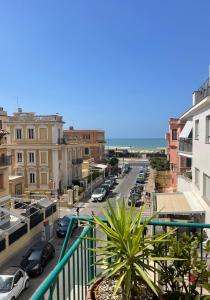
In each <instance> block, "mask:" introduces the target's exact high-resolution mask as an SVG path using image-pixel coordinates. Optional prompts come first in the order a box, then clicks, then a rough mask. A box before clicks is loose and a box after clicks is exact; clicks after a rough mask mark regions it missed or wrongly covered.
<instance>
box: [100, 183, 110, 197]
mask: <svg viewBox="0 0 210 300" xmlns="http://www.w3.org/2000/svg"><path fill="white" fill-rule="evenodd" d="M100 187H101V188H103V189H105V190H106V195H107V194H108V193H109V192H110V186H109V185H108V184H106V183H103V184H101V186H100Z"/></svg>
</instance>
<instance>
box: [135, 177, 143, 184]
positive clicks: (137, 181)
mask: <svg viewBox="0 0 210 300" xmlns="http://www.w3.org/2000/svg"><path fill="white" fill-rule="evenodd" d="M136 183H137V184H138V183H144V177H143V176H138V177H137V179H136Z"/></svg>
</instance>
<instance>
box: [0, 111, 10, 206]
mask: <svg viewBox="0 0 210 300" xmlns="http://www.w3.org/2000/svg"><path fill="white" fill-rule="evenodd" d="M6 120H7V112H6V111H4V110H3V108H2V107H0V205H1V206H4V204H6V203H7V202H8V200H9V199H10V195H9V167H10V165H11V163H12V158H11V155H8V154H7V139H8V133H7V131H6Z"/></svg>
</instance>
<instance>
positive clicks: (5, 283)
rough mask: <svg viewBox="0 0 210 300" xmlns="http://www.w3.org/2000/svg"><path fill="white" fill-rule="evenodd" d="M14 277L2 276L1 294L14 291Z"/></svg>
mask: <svg viewBox="0 0 210 300" xmlns="http://www.w3.org/2000/svg"><path fill="white" fill-rule="evenodd" d="M12 282H13V276H4V275H0V292H9V291H10V290H11V289H12Z"/></svg>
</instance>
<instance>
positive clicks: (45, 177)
mask: <svg viewBox="0 0 210 300" xmlns="http://www.w3.org/2000/svg"><path fill="white" fill-rule="evenodd" d="M40 177H41V184H48V182H47V173H41V176H40Z"/></svg>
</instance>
